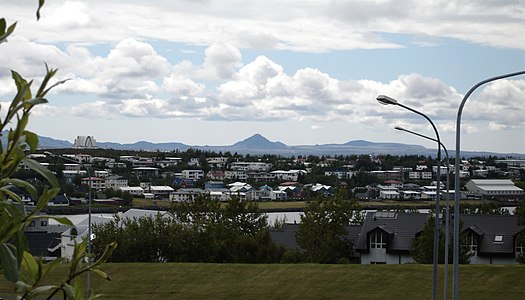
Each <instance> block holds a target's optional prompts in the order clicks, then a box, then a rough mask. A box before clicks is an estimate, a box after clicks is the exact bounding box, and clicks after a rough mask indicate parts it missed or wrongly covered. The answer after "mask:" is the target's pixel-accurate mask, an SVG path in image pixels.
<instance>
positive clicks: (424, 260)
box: [410, 216, 471, 264]
mask: <svg viewBox="0 0 525 300" xmlns="http://www.w3.org/2000/svg"><path fill="white" fill-rule="evenodd" d="M434 231H435V228H434V218H433V217H432V216H430V217H429V218H428V221H427V222H426V223H425V227H424V228H423V230H422V231H421V232H420V233H419V234H418V235H417V236H416V238H414V240H413V241H412V245H411V247H410V248H411V249H410V254H411V255H412V258H413V259H414V261H415V262H417V263H420V264H432V263H433V262H434ZM463 236H464V234H460V241H462V240H463ZM449 238H450V240H449V243H448V244H449V245H450V248H449V252H448V257H449V258H451V257H453V248H452V245H453V237H452V235H449ZM438 251H439V257H438V262H439V263H440V264H442V263H444V262H445V233H444V232H443V231H440V233H439V250H438ZM470 257H471V254H469V252H468V250H467V249H466V248H464V247H460V250H459V263H460V264H468V263H469V260H470ZM450 263H452V260H451V259H450V260H449V264H450Z"/></svg>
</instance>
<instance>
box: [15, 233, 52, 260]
mask: <svg viewBox="0 0 525 300" xmlns="http://www.w3.org/2000/svg"><path fill="white" fill-rule="evenodd" d="M24 235H25V236H26V239H27V242H28V244H29V252H30V253H31V254H33V255H34V256H44V257H49V256H55V257H58V256H60V253H50V251H49V250H48V249H49V248H53V247H55V246H56V245H57V241H58V239H60V233H57V232H49V233H48V232H42V231H40V232H29V231H26V232H24Z"/></svg>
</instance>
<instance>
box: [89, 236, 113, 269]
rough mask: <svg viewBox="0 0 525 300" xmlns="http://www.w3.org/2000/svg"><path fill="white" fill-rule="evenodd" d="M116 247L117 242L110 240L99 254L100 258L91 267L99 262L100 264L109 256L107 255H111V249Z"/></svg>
mask: <svg viewBox="0 0 525 300" xmlns="http://www.w3.org/2000/svg"><path fill="white" fill-rule="evenodd" d="M116 248H117V243H116V242H111V243H109V244H107V245H106V248H105V249H104V253H102V255H101V256H100V258H99V259H98V260H97V261H96V262H95V263H94V264H92V265H91V267H92V268H93V267H96V266H98V265H100V264H102V263H103V262H106V261H107V260H108V258H109V256H110V255H111V253H113V250H115V249H116Z"/></svg>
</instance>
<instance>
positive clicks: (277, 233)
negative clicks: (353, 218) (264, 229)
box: [270, 223, 361, 250]
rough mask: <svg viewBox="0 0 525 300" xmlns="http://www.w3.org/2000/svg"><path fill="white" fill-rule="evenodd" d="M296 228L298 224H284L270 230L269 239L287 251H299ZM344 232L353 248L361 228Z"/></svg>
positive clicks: (352, 227) (353, 228) (357, 227)
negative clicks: (346, 233)
mask: <svg viewBox="0 0 525 300" xmlns="http://www.w3.org/2000/svg"><path fill="white" fill-rule="evenodd" d="M298 228H299V224H290V223H285V224H283V226H282V227H281V228H278V229H272V230H270V238H271V239H272V241H273V242H274V243H275V244H277V245H279V246H284V247H285V248H286V249H288V250H299V249H301V247H300V246H299V244H297V239H296V238H295V233H296V232H297V229H298ZM346 230H347V231H348V238H349V239H350V241H351V242H352V244H353V245H354V248H355V245H356V242H357V239H358V237H359V233H360V232H361V226H347V227H346Z"/></svg>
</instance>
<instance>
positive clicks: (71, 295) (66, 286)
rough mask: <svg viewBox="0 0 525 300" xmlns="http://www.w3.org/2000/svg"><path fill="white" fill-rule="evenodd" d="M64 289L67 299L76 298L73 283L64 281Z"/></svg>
mask: <svg viewBox="0 0 525 300" xmlns="http://www.w3.org/2000/svg"><path fill="white" fill-rule="evenodd" d="M62 290H64V292H66V297H67V299H75V288H74V287H72V286H71V285H69V284H67V283H64V286H63V287H62Z"/></svg>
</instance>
